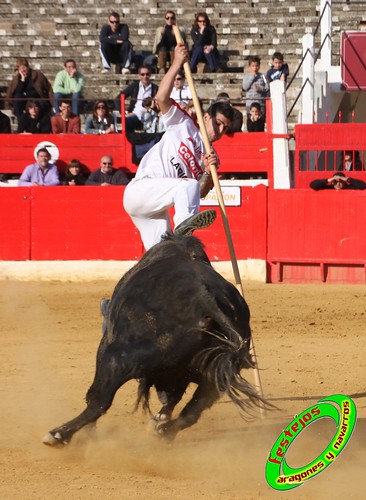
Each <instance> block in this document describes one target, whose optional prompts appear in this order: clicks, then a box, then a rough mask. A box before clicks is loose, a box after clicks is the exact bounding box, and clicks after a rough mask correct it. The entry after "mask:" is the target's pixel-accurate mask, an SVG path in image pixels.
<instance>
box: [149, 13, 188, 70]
mask: <svg viewBox="0 0 366 500" xmlns="http://www.w3.org/2000/svg"><path fill="white" fill-rule="evenodd" d="M173 24H175V13H174V12H173V11H171V10H167V11H166V12H165V25H164V26H160V27H159V28H157V29H156V33H155V39H154V45H153V54H156V55H157V56H158V67H159V73H166V70H167V65H168V62H170V64H172V62H173V59H174V48H175V46H176V44H177V42H176V40H175V36H174V33H173ZM179 31H180V34H181V36H182V39H183V40H184V42H186V34H185V32H184V30H183V29H179Z"/></svg>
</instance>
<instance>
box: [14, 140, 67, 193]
mask: <svg viewBox="0 0 366 500" xmlns="http://www.w3.org/2000/svg"><path fill="white" fill-rule="evenodd" d="M50 159H51V155H50V153H49V151H48V149H46V148H40V149H39V150H38V151H37V162H36V163H32V164H31V165H28V166H27V167H25V169H24V171H23V173H22V175H21V176H20V178H19V181H18V186H58V185H59V184H60V177H59V172H58V169H57V167H56V165H54V164H53V163H50Z"/></svg>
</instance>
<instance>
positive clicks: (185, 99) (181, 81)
mask: <svg viewBox="0 0 366 500" xmlns="http://www.w3.org/2000/svg"><path fill="white" fill-rule="evenodd" d="M185 82H186V77H185V75H184V71H183V70H179V72H178V73H177V75H176V77H175V79H174V87H173V90H172V92H171V94H170V97H171V98H172V99H174V100H175V102H177V103H178V104H179V106H180V107H181V108H183V109H186V108H187V107H188V106H189V104H190V101H191V100H192V94H191V90H190V88H189V87H188V85H185Z"/></svg>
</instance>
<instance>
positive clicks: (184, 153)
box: [135, 102, 205, 180]
mask: <svg viewBox="0 0 366 500" xmlns="http://www.w3.org/2000/svg"><path fill="white" fill-rule="evenodd" d="M163 120H164V123H165V126H166V132H165V134H164V135H163V137H162V138H161V140H160V141H159V142H158V143H157V144H155V146H153V147H152V148H151V149H150V150H149V151H148V152H147V153H146V155H145V156H144V157H143V158H142V160H141V163H140V165H139V167H138V169H137V172H136V175H135V179H143V178H146V177H149V178H159V177H169V178H187V177H188V178H190V179H196V180H199V179H200V178H201V176H202V174H203V172H204V166H203V157H204V154H205V149H204V144H203V140H202V137H201V134H200V132H199V128H198V126H197V125H196V123H195V122H194V121H193V119H192V118H191V117H190V116H189V115H188V114H187V113H186V112H185V111H183V110H182V109H181V108H180V107H179V106H178V105H177V104H176V103H175V102H173V104H172V106H171V107H170V109H169V111H168V112H167V113H165V114H164V115H163Z"/></svg>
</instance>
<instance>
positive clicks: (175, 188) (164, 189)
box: [123, 178, 200, 250]
mask: <svg viewBox="0 0 366 500" xmlns="http://www.w3.org/2000/svg"><path fill="white" fill-rule="evenodd" d="M123 206H124V208H125V210H126V212H127V213H128V214H129V216H130V217H131V219H132V221H133V223H134V224H135V226H136V227H137V229H138V230H139V231H140V235H141V239H142V242H143V244H144V247H145V249H146V250H149V248H151V247H152V246H153V245H155V244H156V243H159V241H161V237H162V235H163V234H165V233H166V232H167V231H171V225H170V219H169V211H168V210H169V208H170V207H172V206H174V208H175V214H174V217H173V221H174V226H175V227H176V226H178V225H179V224H180V223H181V222H183V221H184V220H186V219H187V218H188V217H190V216H191V215H194V214H196V213H197V212H198V210H199V206H200V187H199V183H198V181H196V180H195V179H172V178H153V179H150V178H143V179H133V180H132V181H131V182H130V183H129V184H127V186H126V189H125V193H124V197H123Z"/></svg>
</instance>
